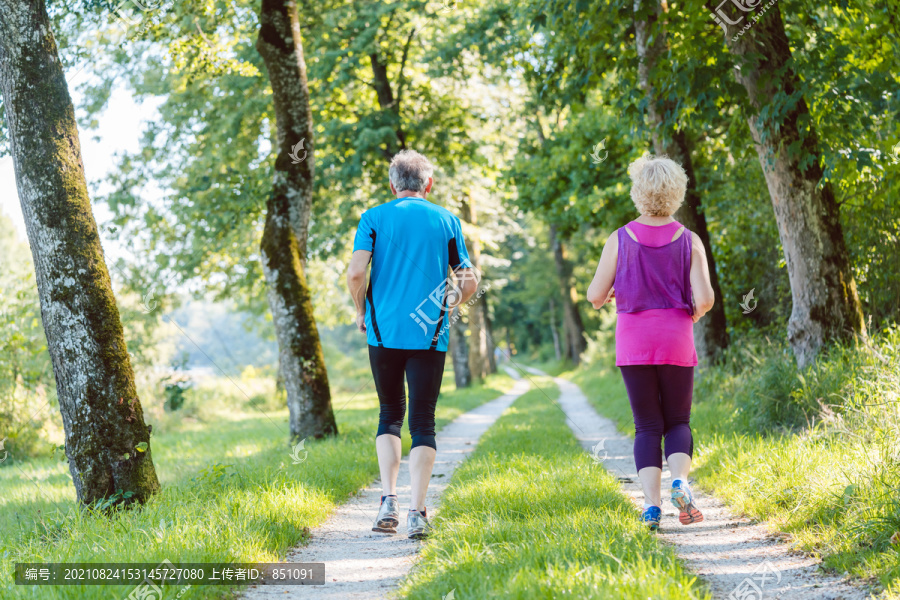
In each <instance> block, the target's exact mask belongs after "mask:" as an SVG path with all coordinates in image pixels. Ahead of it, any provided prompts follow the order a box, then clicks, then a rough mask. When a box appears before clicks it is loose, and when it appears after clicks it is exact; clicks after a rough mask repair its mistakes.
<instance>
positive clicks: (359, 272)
mask: <svg viewBox="0 0 900 600" xmlns="http://www.w3.org/2000/svg"><path fill="white" fill-rule="evenodd" d="M371 258H372V253H371V252H369V251H368V250H357V251H356V252H354V253H353V256H352V258H350V266H349V267H347V287H348V288H349V289H350V296H351V297H353V304H355V305H356V327H357V329H359V330H360V331H361V332H363V333H365V332H366V269H367V268H368V266H369V259H371Z"/></svg>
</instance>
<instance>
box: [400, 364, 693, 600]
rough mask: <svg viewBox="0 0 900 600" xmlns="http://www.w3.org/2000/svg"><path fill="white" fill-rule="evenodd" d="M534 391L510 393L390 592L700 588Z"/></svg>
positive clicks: (634, 594) (624, 593) (458, 597)
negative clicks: (511, 399) (416, 557)
mask: <svg viewBox="0 0 900 600" xmlns="http://www.w3.org/2000/svg"><path fill="white" fill-rule="evenodd" d="M537 380H538V381H539V384H540V386H541V388H543V391H542V390H533V391H531V392H529V393H527V394H525V395H524V396H522V397H521V398H519V400H517V401H516V403H515V404H514V405H513V406H512V407H511V408H510V409H509V411H507V412H506V413H505V414H504V415H503V416H502V417H501V418H500V419H499V420H498V421H497V423H496V424H495V425H494V426H493V427H491V429H490V430H489V431H488V432H487V433H486V434H485V436H484V437H483V438H482V440H481V442H480V443H479V445H478V447H477V449H476V450H475V452H474V453H473V455H472V456H471V457H470V458H469V459H468V460H467V461H466V462H465V463H463V464H462V465H461V466H460V467H459V469H458V470H457V471H456V473H455V474H454V476H453V480H452V482H451V484H450V487H449V489H448V490H447V492H446V493H445V495H444V497H443V500H442V502H441V510H440V514H439V515H437V516H436V518H435V520H434V525H435V526H436V531H435V535H434V536H433V537H432V538H431V539H430V540H429V541H428V543H427V544H426V545H425V546H424V549H423V550H422V554H421V559H420V561H419V562H418V563H417V565H416V567H415V568H414V570H413V572H412V573H411V574H410V576H409V577H408V578H407V580H406V581H405V583H404V584H403V586H402V588H401V591H400V595H401V596H402V597H405V598H410V599H412V600H420V599H421V600H425V599H428V600H434V599H435V598H442V597H446V596H447V595H448V594H450V592H453V596H452V598H454V599H455V600H465V599H467V598H472V599H479V600H481V599H483V598H493V597H503V598H522V599H524V598H634V599H641V600H646V599H647V598H666V599H670V598H708V596H707V595H706V594H705V592H704V591H703V590H702V589H701V588H700V585H699V584H698V582H697V581H696V579H695V577H693V576H692V575H690V574H689V573H686V572H685V571H684V569H683V568H682V567H681V565H680V564H679V563H678V561H677V560H676V559H675V555H674V553H673V551H672V550H671V548H668V547H666V546H664V545H662V544H660V543H659V542H658V541H657V540H656V539H655V538H654V537H653V535H652V534H650V533H648V532H647V531H646V530H645V529H644V528H643V527H642V526H641V525H640V523H639V522H638V515H637V511H636V510H635V508H634V505H633V504H631V502H630V501H629V500H628V499H626V498H625V496H624V495H623V494H622V492H621V488H620V486H619V484H618V482H617V481H616V479H615V478H614V477H613V476H611V475H610V474H609V473H607V472H606V470H604V469H603V467H602V466H601V465H598V464H595V463H594V462H593V460H591V458H590V456H588V454H587V453H586V452H585V451H584V450H583V449H582V448H581V446H580V445H579V444H578V442H577V441H576V440H575V438H574V436H573V435H572V433H571V431H570V430H569V428H568V427H567V425H566V423H565V417H564V415H563V413H562V411H561V410H560V409H559V408H558V407H557V406H554V404H553V402H552V401H551V400H550V399H549V398H548V397H547V394H549V395H550V397H554V398H555V397H556V395H557V393H558V391H557V390H556V388H555V386H554V385H553V384H552V382H550V380H549V379H546V378H538V379H537Z"/></svg>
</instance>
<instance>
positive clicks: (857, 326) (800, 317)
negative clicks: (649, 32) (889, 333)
mask: <svg viewBox="0 0 900 600" xmlns="http://www.w3.org/2000/svg"><path fill="white" fill-rule="evenodd" d="M732 4H733V3H731V4H728V5H727V6H723V7H722V9H721V10H722V12H724V14H725V15H726V16H727V17H728V21H730V22H738V23H740V24H741V25H743V24H744V22H743V20H742V19H743V18H744V17H745V16H746V17H747V20H748V21H749V19H750V15H749V14H747V13H745V12H744V11H742V10H739V9H738V8H737V7H736V6H732ZM707 6H708V7H709V8H710V10H715V8H716V7H714V6H712V4H711V3H709V4H708V5H707ZM767 12H768V13H769V14H765V15H763V16H762V17H761V18H760V19H759V20H758V21H756V22H755V23H754V24H753V25H752V27H751V28H750V29H747V30H746V31H744V33H743V35H742V36H737V35H735V34H736V33H737V28H732V29H735V31H734V32H733V33H732V35H733V37H727V38H726V40H725V43H726V45H727V47H728V50H729V51H730V52H731V54H732V55H734V56H735V58H736V61H737V63H738V66H737V67H736V69H735V73H736V77H737V80H738V82H739V83H741V84H742V85H743V86H744V88H745V89H746V90H747V94H748V96H749V100H750V104H751V106H752V108H753V109H754V112H755V113H756V114H754V115H753V116H751V117H750V118H749V119H748V124H749V126H750V133H751V135H752V136H753V141H754V142H755V145H756V152H757V154H758V155H759V162H760V165H762V169H763V172H764V173H765V177H766V184H767V185H768V188H769V195H770V196H771V198H772V206H773V207H774V209H775V220H776V222H777V224H778V233H779V235H780V237H781V245H782V247H783V249H784V258H785V262H786V263H787V269H788V277H789V278H790V283H791V298H792V300H793V308H792V310H791V317H790V320H789V322H788V340H789V342H790V344H791V348H792V349H793V352H794V356H795V358H796V360H797V364H798V366H800V367H801V368H803V367H806V366H807V365H809V364H810V363H812V362H813V361H814V360H815V357H816V356H817V355H818V353H819V351H820V350H821V349H822V347H823V346H824V345H825V344H826V343H827V342H829V341H832V340H850V339H853V338H854V336H856V335H860V336H863V337H864V336H865V335H866V327H865V322H864V320H863V313H862V307H861V305H860V301H859V296H858V295H857V292H856V282H855V281H854V280H853V274H852V271H851V268H850V257H849V253H848V251H847V243H846V241H845V240H844V232H843V229H842V227H841V221H840V208H839V207H838V204H837V202H836V200H835V197H834V190H833V189H832V187H831V183H830V182H828V181H824V182H823V181H822V175H823V172H822V167H821V157H820V154H819V142H818V137H817V135H816V131H815V129H814V128H813V127H812V125H811V123H812V122H813V119H812V118H811V116H810V114H809V108H808V107H807V105H806V101H805V100H804V99H803V97H802V96H800V94H799V93H798V92H797V89H798V87H799V86H798V83H799V82H798V78H797V74H796V73H795V72H794V70H793V68H792V63H791V61H792V58H791V49H790V43H789V41H788V38H787V34H786V33H785V31H784V23H783V21H782V19H781V11H780V10H779V7H778V4H775V5H774V6H772V7H771V8H770V9H768V11H767ZM735 38H736V39H735ZM763 107H766V108H769V109H770V114H775V115H778V116H777V117H771V116H770V117H766V118H763V117H761V116H759V113H760V111H761V110H762V109H763Z"/></svg>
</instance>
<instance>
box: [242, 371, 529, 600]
mask: <svg viewBox="0 0 900 600" xmlns="http://www.w3.org/2000/svg"><path fill="white" fill-rule="evenodd" d="M529 387H530V385H529V384H528V382H527V381H524V380H519V381H517V382H516V384H515V386H514V387H513V389H512V391H511V392H510V393H509V394H505V395H503V396H501V397H499V398H497V399H496V400H492V401H490V402H488V403H486V404H483V405H481V406H479V407H478V408H476V409H474V410H471V411H469V412H467V413H465V414H463V415H460V416H459V417H458V418H457V419H456V420H455V421H453V422H452V423H450V424H449V425H447V426H446V427H445V428H444V429H442V430H441V431H440V432H438V435H437V447H438V452H437V457H436V459H435V463H434V472H433V474H432V480H431V484H430V485H429V486H428V496H427V499H426V506H427V507H428V514H429V515H432V514H434V512H435V509H436V508H437V506H438V501H439V499H440V497H441V494H442V493H443V492H444V489H446V487H447V484H448V483H449V482H450V477H451V476H452V475H453V471H454V470H455V469H456V467H457V466H458V465H459V464H460V462H461V461H462V460H463V459H464V458H465V457H466V456H467V455H468V454H469V453H471V452H472V450H474V449H475V445H476V444H477V443H478V440H479V439H480V438H481V436H482V435H483V434H484V432H486V431H487V430H488V428H489V427H490V426H491V425H493V423H494V421H496V420H497V418H499V417H500V415H501V414H502V413H503V411H505V410H506V409H507V408H509V406H510V405H511V404H512V403H513V401H514V400H515V399H516V398H518V397H519V396H521V395H522V394H524V393H525V392H526V391H528V389H529ZM372 451H373V452H374V448H373V449H372ZM397 496H398V497H399V500H400V526H399V527H398V528H397V533H396V534H385V533H375V532H374V531H372V523H373V521H374V520H375V515H376V514H377V512H378V504H379V502H380V500H381V484H380V481H379V480H375V481H373V482H372V484H371V485H369V486H367V487H366V488H365V489H362V490H360V491H359V493H358V494H357V495H356V496H354V497H353V498H351V499H350V500H349V501H348V502H347V503H345V504H343V505H341V506H340V507H338V509H337V510H336V511H335V512H334V514H333V515H332V516H331V517H330V518H329V519H328V520H327V521H326V522H325V523H324V524H323V525H321V526H320V527H316V528H315V529H313V530H312V532H311V539H310V542H309V544H308V545H305V546H302V547H296V548H293V549H292V550H290V551H289V552H288V555H287V557H286V558H285V561H286V562H324V563H325V585H324V586H318V585H317V586H274V585H265V586H254V587H251V588H249V589H247V590H246V591H245V593H244V594H243V595H242V596H240V598H242V599H243V600H273V599H274V598H279V599H285V600H287V599H291V598H315V599H316V600H319V599H322V600H354V599H363V598H365V599H367V600H368V599H373V598H386V597H387V594H388V593H389V592H391V591H393V590H394V589H395V588H396V586H397V584H398V583H399V582H400V579H401V578H402V577H403V576H405V575H406V574H407V573H408V572H409V569H410V567H411V566H412V564H413V562H414V561H415V558H416V553H417V552H418V550H419V543H418V542H415V541H413V540H410V539H408V538H407V537H406V514H405V513H406V510H407V509H408V508H409V501H410V489H409V462H408V459H407V458H406V457H404V459H403V463H402V464H401V466H400V477H399V478H398V481H397Z"/></svg>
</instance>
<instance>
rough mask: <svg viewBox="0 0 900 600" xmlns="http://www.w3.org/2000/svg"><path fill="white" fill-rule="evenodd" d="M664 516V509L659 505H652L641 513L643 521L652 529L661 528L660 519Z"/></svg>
mask: <svg viewBox="0 0 900 600" xmlns="http://www.w3.org/2000/svg"><path fill="white" fill-rule="evenodd" d="M660 518H662V510H661V509H660V508H659V507H658V506H650V507H648V508H645V509H644V512H643V514H641V523H644V524H645V525H646V526H647V527H649V528H650V531H656V530H657V529H659V520H660Z"/></svg>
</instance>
